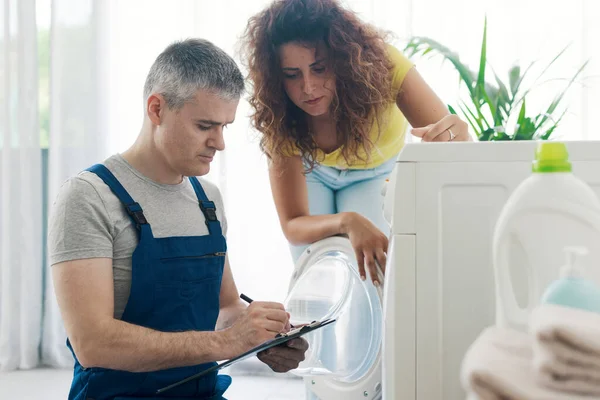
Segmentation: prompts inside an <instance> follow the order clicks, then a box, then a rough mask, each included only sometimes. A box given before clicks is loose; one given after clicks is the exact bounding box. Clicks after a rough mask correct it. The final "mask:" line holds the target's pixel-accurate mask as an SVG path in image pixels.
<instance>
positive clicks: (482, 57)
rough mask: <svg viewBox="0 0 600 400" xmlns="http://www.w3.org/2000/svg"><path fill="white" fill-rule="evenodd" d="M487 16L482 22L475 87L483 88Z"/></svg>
mask: <svg viewBox="0 0 600 400" xmlns="http://www.w3.org/2000/svg"><path fill="white" fill-rule="evenodd" d="M486 42H487V16H486V17H485V19H484V22H483V40H482V41H481V55H480V56H479V74H478V75H477V86H479V87H481V88H483V87H484V85H485V66H486V53H487V43H486Z"/></svg>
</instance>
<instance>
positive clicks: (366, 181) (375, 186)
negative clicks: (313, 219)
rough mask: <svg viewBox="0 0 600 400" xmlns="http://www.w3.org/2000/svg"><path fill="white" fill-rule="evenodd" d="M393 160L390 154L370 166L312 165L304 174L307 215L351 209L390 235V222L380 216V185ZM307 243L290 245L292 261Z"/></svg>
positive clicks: (394, 161) (381, 197) (387, 173)
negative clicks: (340, 167) (356, 168)
mask: <svg viewBox="0 0 600 400" xmlns="http://www.w3.org/2000/svg"><path fill="white" fill-rule="evenodd" d="M395 163H396V157H392V158H391V159H390V160H388V161H386V162H385V163H383V164H382V165H380V166H378V167H376V168H372V169H359V170H351V169H347V170H340V169H337V168H333V167H326V166H322V165H321V166H315V168H314V169H313V170H312V171H311V172H310V173H308V174H307V175H306V186H307V189H308V207H309V210H310V215H323V214H337V213H340V212H348V211H354V212H356V213H359V214H361V215H362V216H364V217H366V218H368V219H369V220H370V221H371V222H372V223H373V224H374V225H375V226H376V227H377V228H379V229H380V230H381V231H382V232H383V233H384V234H386V235H389V233H390V232H389V230H390V228H389V224H388V222H387V221H386V220H385V218H384V217H383V196H382V195H381V189H382V187H383V185H384V183H385V180H386V179H387V178H388V177H389V176H390V173H391V172H392V169H393V168H394V165H395ZM307 247H308V245H304V246H293V245H290V250H291V252H292V258H293V260H294V263H295V262H296V261H297V260H298V258H299V257H300V255H301V254H302V252H303V251H304V250H305V249H306V248H307Z"/></svg>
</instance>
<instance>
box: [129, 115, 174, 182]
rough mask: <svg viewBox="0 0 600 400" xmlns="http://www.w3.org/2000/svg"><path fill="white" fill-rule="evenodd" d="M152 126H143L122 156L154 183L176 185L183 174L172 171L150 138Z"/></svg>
mask: <svg viewBox="0 0 600 400" xmlns="http://www.w3.org/2000/svg"><path fill="white" fill-rule="evenodd" d="M152 136H153V135H152V127H148V126H146V124H144V126H143V127H142V131H141V132H140V134H139V136H138V138H137V139H136V141H135V143H134V144H133V145H132V146H131V147H130V148H129V149H127V150H126V151H125V152H124V153H123V154H122V156H123V158H124V159H125V160H126V161H127V162H128V163H129V164H131V166H132V167H133V168H135V169H136V170H137V171H139V172H140V173H141V174H142V175H144V176H145V177H147V178H149V179H151V180H153V181H154V182H156V183H161V184H167V185H176V184H178V183H181V181H182V180H183V176H182V175H181V174H179V173H177V172H176V171H174V170H173V169H172V168H171V167H170V166H169V164H168V163H167V160H165V158H164V157H163V155H162V154H161V153H160V152H159V151H158V149H157V148H156V146H155V145H154V141H153V140H152Z"/></svg>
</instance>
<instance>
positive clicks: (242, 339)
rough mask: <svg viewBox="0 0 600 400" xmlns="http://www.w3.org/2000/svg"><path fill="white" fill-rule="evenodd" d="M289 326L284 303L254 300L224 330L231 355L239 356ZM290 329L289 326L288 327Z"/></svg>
mask: <svg viewBox="0 0 600 400" xmlns="http://www.w3.org/2000/svg"><path fill="white" fill-rule="evenodd" d="M288 327H289V314H288V313H287V312H286V311H285V308H284V307H283V304H280V303H274V302H264V301H254V302H252V304H250V305H249V306H248V308H246V309H245V310H244V311H243V312H242V313H241V314H240V316H239V317H238V318H237V320H236V321H235V323H234V324H233V325H232V326H231V327H230V328H227V329H225V330H224V331H223V332H224V333H225V335H226V338H227V344H226V346H227V351H229V352H230V353H231V354H230V357H229V358H232V357H235V356H238V355H240V354H242V353H244V352H246V351H248V350H250V349H251V348H253V347H255V346H258V345H259V344H262V343H264V342H266V341H267V340H271V339H273V338H275V336H276V335H277V334H278V333H281V332H285V330H286V328H288ZM288 329H289V328H288Z"/></svg>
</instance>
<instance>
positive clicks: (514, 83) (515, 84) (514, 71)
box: [508, 65, 521, 99]
mask: <svg viewBox="0 0 600 400" xmlns="http://www.w3.org/2000/svg"><path fill="white" fill-rule="evenodd" d="M520 74H521V67H520V66H519V65H514V66H512V67H511V68H510V69H509V70H508V85H509V86H510V92H511V94H512V96H513V99H514V97H515V94H516V93H517V90H519V81H520V79H521V75H520Z"/></svg>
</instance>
